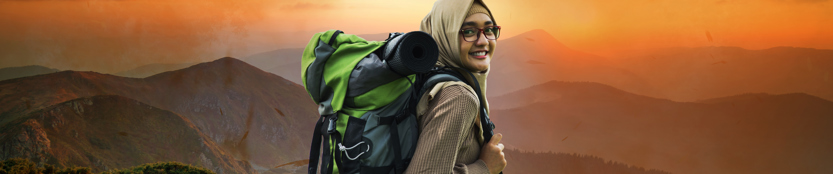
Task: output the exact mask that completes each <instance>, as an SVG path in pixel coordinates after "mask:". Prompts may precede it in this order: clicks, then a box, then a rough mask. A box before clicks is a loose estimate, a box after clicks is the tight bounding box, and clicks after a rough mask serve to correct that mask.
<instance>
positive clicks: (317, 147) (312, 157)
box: [307, 116, 325, 174]
mask: <svg viewBox="0 0 833 174" xmlns="http://www.w3.org/2000/svg"><path fill="white" fill-rule="evenodd" d="M324 118H325V117H324V116H322V117H319V118H318V122H316V123H315V129H314V131H312V132H313V133H312V148H310V150H309V165H307V167H308V168H307V173H309V174H315V173H316V172H318V158H319V157H320V155H321V127H322V126H321V125H323V124H324Z"/></svg>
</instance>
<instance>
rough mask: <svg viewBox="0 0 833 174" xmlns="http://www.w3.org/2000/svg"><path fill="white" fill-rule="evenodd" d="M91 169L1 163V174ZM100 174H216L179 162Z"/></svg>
mask: <svg viewBox="0 0 833 174" xmlns="http://www.w3.org/2000/svg"><path fill="white" fill-rule="evenodd" d="M92 173H93V172H92V170H91V169H90V168H89V167H69V168H64V169H59V168H56V167H55V166H53V165H49V164H45V165H43V167H37V164H35V163H34V162H31V161H29V160H28V159H21V158H12V159H7V160H5V161H3V162H0V174H92ZM100 174H214V172H213V171H211V170H208V169H205V168H202V167H195V166H191V165H188V164H182V163H179V162H159V163H149V164H144V165H140V166H136V167H131V168H127V169H121V170H113V171H105V172H101V173H100Z"/></svg>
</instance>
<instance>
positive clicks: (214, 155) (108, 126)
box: [0, 95, 252, 173]
mask: <svg viewBox="0 0 833 174" xmlns="http://www.w3.org/2000/svg"><path fill="white" fill-rule="evenodd" d="M0 139H2V142H3V143H2V144H0V145H2V147H4V148H6V149H9V150H11V151H5V150H4V152H3V154H0V157H2V159H8V158H18V157H19V158H27V159H32V160H33V161H34V162H36V163H37V164H39V165H43V164H51V165H54V166H60V167H67V166H74V165H79V166H89V167H90V168H91V169H92V171H93V172H99V171H107V170H111V169H117V168H125V167H130V166H134V165H139V164H144V163H152V162H158V161H180V162H184V163H188V164H193V165H197V166H202V167H205V168H208V169H211V170H213V171H216V172H217V173H252V167H251V166H250V165H249V164H248V163H247V162H244V161H237V160H235V159H234V157H232V156H230V155H228V154H225V153H224V152H223V150H221V149H220V147H219V146H218V145H217V144H216V143H214V142H213V141H211V140H210V139H209V137H208V136H206V135H205V134H203V133H202V132H200V131H199V130H198V128H197V127H196V126H195V125H194V124H193V123H191V121H190V120H188V119H186V118H184V117H182V116H180V115H178V114H175V113H172V112H170V111H167V110H163V109H159V108H156V107H153V106H150V105H147V104H144V103H142V102H139V101H136V100H132V99H129V98H125V97H122V96H115V95H104V96H93V97H87V98H79V99H75V100H70V101H67V102H63V103H61V104H57V105H54V106H50V107H47V108H45V109H42V110H39V111H36V112H33V113H31V114H29V115H28V116H26V117H23V118H20V119H18V120H15V121H12V122H10V123H9V126H6V127H3V128H2V129H0Z"/></svg>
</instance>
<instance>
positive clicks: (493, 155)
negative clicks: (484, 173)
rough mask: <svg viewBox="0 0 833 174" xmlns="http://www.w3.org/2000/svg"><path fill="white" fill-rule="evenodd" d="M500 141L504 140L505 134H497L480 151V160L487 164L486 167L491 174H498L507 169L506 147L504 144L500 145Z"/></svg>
mask: <svg viewBox="0 0 833 174" xmlns="http://www.w3.org/2000/svg"><path fill="white" fill-rule="evenodd" d="M500 139H503V134H500V133H498V134H495V136H493V137H492V140H490V141H489V142H488V143H486V144H485V145H483V148H481V149H480V160H483V162H485V163H486V167H487V168H489V172H491V173H492V174H498V173H500V172H501V171H503V168H504V167H506V158H505V157H504V155H503V148H504V147H503V143H500Z"/></svg>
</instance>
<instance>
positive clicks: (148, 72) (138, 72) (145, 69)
mask: <svg viewBox="0 0 833 174" xmlns="http://www.w3.org/2000/svg"><path fill="white" fill-rule="evenodd" d="M195 64H197V63H174V64H163V63H154V64H148V65H142V66H139V67H136V68H133V69H131V70H127V71H122V72H117V73H115V74H113V75H117V76H122V77H133V78H145V77H149V76H152V75H156V74H159V73H163V72H166V71H174V70H179V69H183V68H187V67H189V66H191V65H195Z"/></svg>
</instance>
